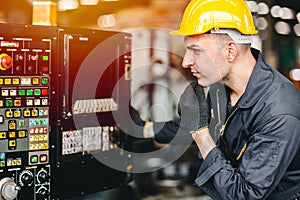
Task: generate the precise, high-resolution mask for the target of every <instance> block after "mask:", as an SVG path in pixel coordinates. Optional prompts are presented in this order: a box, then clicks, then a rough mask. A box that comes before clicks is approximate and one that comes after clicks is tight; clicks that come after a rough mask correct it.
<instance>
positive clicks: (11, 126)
mask: <svg viewBox="0 0 300 200" xmlns="http://www.w3.org/2000/svg"><path fill="white" fill-rule="evenodd" d="M16 128H17V125H16V121H15V120H10V121H9V122H8V129H9V130H15V129H16Z"/></svg>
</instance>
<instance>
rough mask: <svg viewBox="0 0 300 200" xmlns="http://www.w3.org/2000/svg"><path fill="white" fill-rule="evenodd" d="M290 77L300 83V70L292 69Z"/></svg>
mask: <svg viewBox="0 0 300 200" xmlns="http://www.w3.org/2000/svg"><path fill="white" fill-rule="evenodd" d="M290 77H291V79H293V80H295V81H300V69H292V70H291V71H290Z"/></svg>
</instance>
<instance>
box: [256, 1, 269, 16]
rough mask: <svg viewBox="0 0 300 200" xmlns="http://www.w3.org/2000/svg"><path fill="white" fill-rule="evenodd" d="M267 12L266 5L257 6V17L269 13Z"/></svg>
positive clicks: (267, 7)
mask: <svg viewBox="0 0 300 200" xmlns="http://www.w3.org/2000/svg"><path fill="white" fill-rule="evenodd" d="M269 10H270V9H269V6H268V5H267V4H266V3H263V2H261V3H259V4H257V13H258V14H259V15H266V14H268V13H269Z"/></svg>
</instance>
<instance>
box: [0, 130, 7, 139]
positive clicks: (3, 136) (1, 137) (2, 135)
mask: <svg viewBox="0 0 300 200" xmlns="http://www.w3.org/2000/svg"><path fill="white" fill-rule="evenodd" d="M5 138H6V132H4V131H2V132H0V139H5Z"/></svg>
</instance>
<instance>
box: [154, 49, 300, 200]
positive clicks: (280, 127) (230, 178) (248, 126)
mask: <svg viewBox="0 0 300 200" xmlns="http://www.w3.org/2000/svg"><path fill="white" fill-rule="evenodd" d="M252 53H253V55H254V57H255V58H256V60H257V63H256V65H255V68H254V70H253V72H252V75H251V78H250V80H249V83H248V85H247V88H246V91H245V93H244V94H243V96H242V97H241V98H240V100H239V101H238V103H237V105H236V106H235V107H234V108H231V109H230V113H228V110H227V114H226V105H227V102H228V101H227V99H228V98H226V95H224V94H226V92H225V90H226V91H228V89H224V87H223V88H222V87H220V85H218V84H216V85H213V86H212V87H211V89H210V91H209V94H210V96H211V98H210V99H211V102H210V103H211V108H212V112H211V118H210V125H209V130H210V133H211V135H212V136H213V138H214V139H215V141H217V147H216V148H214V149H213V150H212V151H211V152H210V153H209V154H208V155H207V157H206V159H205V160H204V161H203V163H202V165H201V167H200V169H199V172H198V175H197V177H196V179H195V185H196V186H198V187H199V188H200V189H201V190H203V191H204V192H205V193H207V194H208V195H210V196H211V197H212V198H213V199H215V200H221V199H225V200H227V199H228V200H232V199H236V200H243V199H245V200H251V199H259V200H261V199H272V200H273V199H283V200H288V199H296V198H297V197H299V196H300V93H299V91H297V89H296V88H295V87H294V85H293V84H292V83H291V82H290V81H289V80H288V79H286V78H285V77H284V76H282V75H281V74H280V73H279V72H278V71H276V70H275V69H273V68H272V67H270V66H268V65H267V64H266V63H265V61H264V60H263V58H262V55H261V54H260V52H259V51H257V50H255V49H252ZM227 96H228V95H227ZM179 124H180V121H175V122H174V121H171V122H167V123H165V124H164V127H163V128H161V126H162V125H161V124H159V123H158V124H154V130H155V133H156V135H155V139H156V140H157V141H158V142H163V143H167V142H169V141H170V140H172V138H173V137H174V135H175V134H177V135H178V134H180V135H183V137H182V140H186V141H189V140H190V138H189V137H190V136H186V135H188V134H186V135H185V134H183V133H181V131H180V130H178V127H179ZM156 127H159V129H158V128H156ZM156 129H157V130H156ZM158 130H160V131H158ZM184 135H185V136H184ZM187 138H188V139H187ZM216 138H218V139H216Z"/></svg>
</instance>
